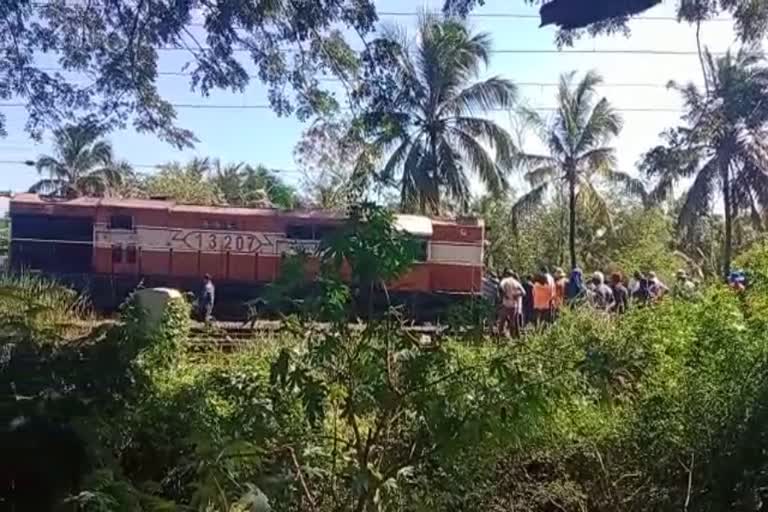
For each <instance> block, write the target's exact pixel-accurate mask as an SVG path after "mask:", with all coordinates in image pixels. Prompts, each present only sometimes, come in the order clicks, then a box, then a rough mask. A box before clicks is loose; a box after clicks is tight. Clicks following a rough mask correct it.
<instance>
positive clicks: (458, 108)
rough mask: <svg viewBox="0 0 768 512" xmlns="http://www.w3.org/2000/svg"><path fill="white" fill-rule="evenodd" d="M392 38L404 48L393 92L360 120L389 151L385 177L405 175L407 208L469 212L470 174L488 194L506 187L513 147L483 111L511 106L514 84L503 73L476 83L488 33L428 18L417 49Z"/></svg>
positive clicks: (385, 152)
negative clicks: (445, 206) (448, 206)
mask: <svg viewBox="0 0 768 512" xmlns="http://www.w3.org/2000/svg"><path fill="white" fill-rule="evenodd" d="M389 37H390V39H391V40H392V41H391V42H392V44H393V45H394V46H396V47H397V48H398V50H397V51H396V55H397V58H396V59H394V60H395V62H393V63H392V67H391V69H390V70H389V71H388V73H390V76H391V77H393V78H392V80H393V83H394V86H393V90H391V91H388V92H387V93H385V94H381V95H379V96H376V97H375V99H374V100H373V101H370V102H369V104H368V105H367V108H366V111H365V113H364V114H362V115H361V116H360V118H359V119H358V123H359V124H362V125H363V126H364V127H365V131H366V133H367V134H368V135H371V136H372V138H373V141H372V142H373V145H374V147H376V148H378V149H379V150H380V152H381V153H382V154H383V155H385V156H387V158H386V163H385V165H384V168H383V171H382V172H381V175H380V176H379V178H380V179H381V180H382V181H384V182H385V183H394V182H395V177H396V176H399V187H400V200H401V205H402V207H403V209H405V210H409V211H414V210H416V211H420V212H438V211H439V210H440V208H441V206H442V204H441V201H442V200H443V199H450V200H451V201H452V202H453V204H454V205H456V206H457V207H458V208H459V209H461V210H466V208H467V207H468V205H469V199H470V191H469V179H468V176H467V171H472V172H474V173H475V174H476V175H477V176H478V177H479V178H480V180H481V181H482V183H484V184H485V186H486V187H487V188H488V190H489V191H490V192H492V193H498V192H501V191H502V190H504V189H505V188H506V187H507V182H506V178H505V173H506V170H507V168H508V167H509V166H510V165H511V161H512V156H513V154H514V144H513V142H512V139H511V137H510V135H509V134H508V133H507V132H506V131H505V130H504V129H503V128H501V127H500V126H498V125H497V124H496V123H494V122H493V121H491V120H489V119H485V118H483V117H477V116H478V115H481V114H483V113H487V112H489V111H491V110H495V109H509V108H511V107H512V105H513V103H514V101H515V97H516V88H515V86H514V85H513V84H512V83H511V82H510V81H508V80H505V79H502V78H498V77H494V78H489V79H487V80H483V81H474V80H475V79H476V78H477V76H478V73H479V71H480V69H481V67H482V65H487V64H488V59H489V55H490V51H491V41H490V38H489V37H488V35H487V34H471V33H470V32H469V29H468V28H467V27H466V25H464V24H463V23H462V22H461V21H458V20H454V19H443V18H439V17H436V16H433V15H427V16H425V17H423V18H422V19H421V20H420V25H419V37H418V39H417V43H416V45H415V46H410V45H408V44H407V43H405V42H403V41H397V40H396V39H397V38H396V37H394V36H389ZM489 149H490V150H491V151H489Z"/></svg>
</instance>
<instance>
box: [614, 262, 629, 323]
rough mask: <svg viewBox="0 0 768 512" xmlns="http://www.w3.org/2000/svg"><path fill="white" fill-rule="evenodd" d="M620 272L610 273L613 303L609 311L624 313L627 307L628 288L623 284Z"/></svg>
mask: <svg viewBox="0 0 768 512" xmlns="http://www.w3.org/2000/svg"><path fill="white" fill-rule="evenodd" d="M622 277H623V276H622V275H621V272H614V273H613V274H611V289H612V290H613V304H612V305H611V311H613V312H614V313H617V314H619V315H621V314H624V313H625V312H626V311H627V308H628V307H629V290H627V287H626V286H624V279H623V278H622Z"/></svg>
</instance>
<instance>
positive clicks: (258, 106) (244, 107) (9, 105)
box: [0, 103, 682, 112]
mask: <svg viewBox="0 0 768 512" xmlns="http://www.w3.org/2000/svg"><path fill="white" fill-rule="evenodd" d="M26 106H27V105H26V104H25V103H0V108H24V107H26ZM171 106H172V107H174V108H178V109H193V110H196V109H200V110H271V109H272V106H271V105H267V104H251V105H227V104H216V103H171ZM530 108H531V109H532V110H537V111H540V112H554V111H556V110H557V107H530ZM490 110H491V111H492V112H509V111H510V110H509V109H504V108H495V109H490ZM614 110H616V111H618V112H682V109H680V108H672V107H624V108H615V109H614Z"/></svg>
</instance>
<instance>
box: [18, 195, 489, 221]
mask: <svg viewBox="0 0 768 512" xmlns="http://www.w3.org/2000/svg"><path fill="white" fill-rule="evenodd" d="M14 203H16V204H28V205H50V206H65V207H66V206H72V207H80V208H99V207H104V208H126V209H131V208H134V209H141V210H167V211H170V212H178V213H199V214H202V215H227V216H253V215H263V216H271V215H285V216H288V217H295V218H305V219H313V218H315V219H326V220H332V219H336V220H343V219H344V218H346V214H344V213H343V212H336V211H331V210H319V209H314V210H312V209H306V210H284V209H280V208H241V207H235V206H197V205H189V204H182V203H177V202H176V201H173V200H168V199H121V198H114V197H76V198H73V199H64V198H52V197H49V196H41V195H39V194H33V193H19V194H14V195H13V196H12V197H11V204H14ZM398 218H399V219H402V220H403V221H405V222H406V223H407V224H417V223H418V220H417V219H419V218H421V219H424V220H427V219H429V220H431V221H432V224H438V225H439V224H464V225H470V226H478V225H482V224H483V221H482V220H481V219H478V218H469V217H464V218H458V219H450V218H445V217H425V216H420V215H398Z"/></svg>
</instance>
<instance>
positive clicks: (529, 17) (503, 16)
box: [376, 11, 733, 23]
mask: <svg viewBox="0 0 768 512" xmlns="http://www.w3.org/2000/svg"><path fill="white" fill-rule="evenodd" d="M376 14H378V15H379V16H393V17H416V16H421V15H422V13H419V12H408V11H378V12H377V13H376ZM467 17H468V18H500V19H516V20H540V19H541V16H540V15H539V14H524V13H514V12H477V13H470V14H469V15H468V16H467ZM629 20H630V21H635V20H641V21H674V22H677V23H680V22H681V20H680V19H678V18H676V17H675V16H632V17H630V18H629ZM702 21H703V22H705V23H707V22H732V21H733V18H711V19H708V20H702Z"/></svg>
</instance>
